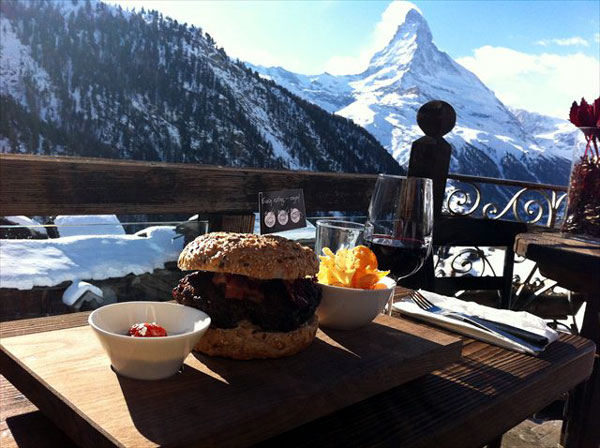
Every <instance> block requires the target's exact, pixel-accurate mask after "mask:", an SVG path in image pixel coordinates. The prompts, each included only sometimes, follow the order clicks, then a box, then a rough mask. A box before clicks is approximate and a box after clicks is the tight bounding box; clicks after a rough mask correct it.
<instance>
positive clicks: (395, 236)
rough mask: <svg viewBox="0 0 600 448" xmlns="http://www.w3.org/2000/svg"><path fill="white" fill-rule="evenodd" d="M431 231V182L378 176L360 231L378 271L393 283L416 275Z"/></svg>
mask: <svg viewBox="0 0 600 448" xmlns="http://www.w3.org/2000/svg"><path fill="white" fill-rule="evenodd" d="M432 231H433V190H432V181H431V179H424V178H420V177H403V176H390V175H385V174H380V175H379V176H378V177H377V182H376V184H375V190H374V191H373V196H371V203H370V205H369V216H368V219H367V222H366V224H365V232H364V244H365V245H366V246H368V247H370V248H371V250H372V251H373V252H374V253H375V255H376V256H377V261H378V263H379V269H381V270H389V271H390V273H391V276H392V277H393V278H394V279H395V280H396V281H398V280H400V279H401V278H404V277H408V276H409V275H412V274H414V273H415V272H417V271H418V270H419V269H420V268H421V266H423V264H424V263H425V260H426V259H427V257H428V256H429V253H430V251H431V239H432Z"/></svg>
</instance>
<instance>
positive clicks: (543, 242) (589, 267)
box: [515, 232, 600, 448]
mask: <svg viewBox="0 0 600 448" xmlns="http://www.w3.org/2000/svg"><path fill="white" fill-rule="evenodd" d="M515 253H517V254H518V255H521V256H523V257H526V258H528V259H530V260H532V261H535V262H536V263H537V265H538V268H539V270H540V272H541V273H542V275H544V276H546V277H548V278H550V279H552V280H555V281H557V282H558V284H559V285H560V286H562V287H565V288H567V289H570V290H572V291H579V292H581V293H583V294H584V295H585V301H586V308H585V314H584V318H583V326H582V328H581V335H582V336H584V337H586V338H588V339H591V340H592V341H594V342H595V343H596V350H597V352H596V353H597V356H596V359H595V365H594V370H593V374H592V376H591V377H590V379H589V380H588V381H587V382H585V383H583V384H581V385H580V386H579V387H578V388H577V389H576V390H575V391H574V392H573V393H572V394H571V396H570V397H569V404H568V406H567V419H566V422H565V425H564V426H563V443H564V444H565V445H567V446H569V447H581V448H586V447H598V446H600V424H598V422H600V360H599V358H598V353H600V352H599V351H598V347H600V244H594V243H589V242H584V241H579V240H575V239H573V238H568V237H565V236H562V235H561V234H560V233H558V232H531V233H523V234H520V235H517V237H516V239H515Z"/></svg>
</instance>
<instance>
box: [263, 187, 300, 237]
mask: <svg viewBox="0 0 600 448" xmlns="http://www.w3.org/2000/svg"><path fill="white" fill-rule="evenodd" d="M258 210H259V216H260V233H261V235H264V234H267V233H275V232H283V231H284V230H292V229H300V228H302V227H306V208H305V207H304V191H303V190H301V189H299V190H281V191H267V192H260V193H258Z"/></svg>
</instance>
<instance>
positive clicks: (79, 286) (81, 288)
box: [62, 279, 104, 306]
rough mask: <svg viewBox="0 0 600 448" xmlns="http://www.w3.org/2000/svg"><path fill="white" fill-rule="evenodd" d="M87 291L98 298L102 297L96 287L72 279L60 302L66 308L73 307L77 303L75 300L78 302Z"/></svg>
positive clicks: (100, 291) (101, 293)
mask: <svg viewBox="0 0 600 448" xmlns="http://www.w3.org/2000/svg"><path fill="white" fill-rule="evenodd" d="M88 291H89V292H92V293H94V294H96V295H97V296H98V297H102V296H103V295H104V293H103V292H102V290H101V289H100V288H98V287H97V286H94V285H92V284H91V283H88V282H84V281H81V280H79V279H73V283H72V284H71V285H70V286H69V287H68V288H67V289H65V292H64V293H63V296H62V301H63V303H64V304H65V305H67V306H73V305H74V304H75V302H77V300H79V298H80V297H81V296H83V295H84V294H85V293H86V292H88Z"/></svg>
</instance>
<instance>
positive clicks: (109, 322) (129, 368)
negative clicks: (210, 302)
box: [88, 302, 210, 380]
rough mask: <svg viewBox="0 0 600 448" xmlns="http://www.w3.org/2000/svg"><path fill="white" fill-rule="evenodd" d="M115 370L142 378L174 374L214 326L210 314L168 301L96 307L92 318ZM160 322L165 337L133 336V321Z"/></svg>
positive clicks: (96, 331)
mask: <svg viewBox="0 0 600 448" xmlns="http://www.w3.org/2000/svg"><path fill="white" fill-rule="evenodd" d="M88 322H89V324H90V326H91V327H92V328H93V329H94V332H95V333H96V336H98V339H99V340H100V343H101V344H102V347H104V350H106V353H107V354H108V357H109V358H110V362H111V364H112V366H113V369H114V370H115V371H116V372H118V373H119V374H121V375H123V376H126V377H129V378H135V379H140V380H158V379H162V378H167V377H169V376H171V375H174V374H175V373H176V372H177V371H178V370H179V368H180V367H181V365H182V364H183V361H184V359H185V358H186V357H187V355H189V354H190V352H191V351H192V349H193V348H194V345H196V343H197V342H198V341H199V340H200V338H201V337H202V335H204V332H205V331H206V329H207V328H208V326H209V325H210V317H209V316H208V315H207V314H206V313H204V312H202V311H200V310H197V309H196V308H191V307H188V306H183V305H178V304H175V303H165V302H121V303H115V304H112V305H106V306H103V307H101V308H98V309H97V310H95V311H94V312H93V313H92V314H90V317H89V318H88ZM141 322H148V323H150V322H156V323H157V324H158V325H160V326H161V327H163V328H164V329H165V330H167V334H168V336H164V337H148V338H141V337H132V336H128V335H127V332H128V331H129V328H131V326H132V325H133V324H137V323H141Z"/></svg>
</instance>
